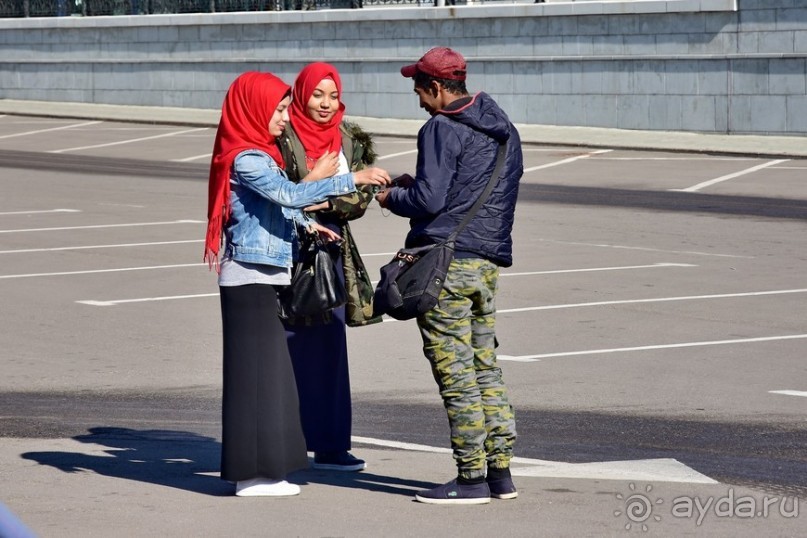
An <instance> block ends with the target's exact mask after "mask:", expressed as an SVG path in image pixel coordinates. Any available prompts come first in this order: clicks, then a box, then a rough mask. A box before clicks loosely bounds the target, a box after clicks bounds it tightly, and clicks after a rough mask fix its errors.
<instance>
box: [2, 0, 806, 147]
mask: <svg viewBox="0 0 807 538" xmlns="http://www.w3.org/2000/svg"><path fill="white" fill-rule="evenodd" d="M435 45H446V46H450V47H453V48H456V49H457V50H459V51H461V52H462V53H463V54H464V55H465V56H466V58H467V59H468V64H469V72H470V78H469V80H468V86H469V90H471V91H478V90H484V91H486V92H488V93H490V94H491V95H493V96H494V97H495V98H496V99H497V100H499V102H500V103H501V104H502V105H503V107H504V108H505V110H507V111H508V113H509V114H510V116H511V118H512V120H513V121H514V122H516V123H529V124H547V125H565V126H592V127H613V128H623V129H653V130H676V131H677V130H683V131H698V132H710V133H755V134H799V135H802V134H807V4H805V2H804V1H803V0H625V1H623V2H614V1H602V2H601V1H596V0H589V1H578V2H558V1H553V2H551V3H545V4H532V3H529V4H527V3H515V4H506V3H501V2H497V3H495V4H494V3H487V4H484V5H475V6H463V7H446V8H433V7H407V8H378V9H361V10H328V11H311V12H261V13H255V12H252V13H228V14H202V15H150V16H140V17H126V16H124V17H93V18H59V19H5V20H0V98H13V99H33V100H46V101H76V102H95V103H110V104H131V105H157V106H172V107H192V108H213V109H215V108H218V107H219V106H220V104H221V100H222V98H223V96H224V92H225V91H226V89H227V87H228V85H229V83H230V82H231V81H232V80H233V78H235V76H237V75H238V74H239V73H241V72H243V71H248V70H265V71H271V72H273V73H275V74H277V75H279V76H280V77H282V78H284V79H285V80H287V81H288V82H290V83H291V82H292V81H293V79H294V76H295V74H296V73H297V71H298V70H299V69H300V68H301V67H302V66H303V65H305V64H306V63H307V62H311V61H317V60H324V61H328V62H331V63H333V64H335V65H336V66H337V67H338V68H339V70H340V72H341V73H342V77H343V82H344V88H345V102H346V104H347V106H348V111H349V113H350V114H351V115H354V116H371V117H380V118H422V117H423V111H421V110H420V109H419V108H418V105H417V99H416V98H415V96H414V94H413V92H412V85H411V81H408V80H406V79H403V78H402V77H401V76H400V74H399V69H400V67H401V65H404V64H406V63H411V62H413V61H415V60H417V58H419V57H420V56H421V55H422V54H423V53H424V52H425V51H426V50H427V49H428V48H430V47H432V46H435Z"/></svg>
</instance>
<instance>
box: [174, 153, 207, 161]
mask: <svg viewBox="0 0 807 538" xmlns="http://www.w3.org/2000/svg"><path fill="white" fill-rule="evenodd" d="M212 156H213V154H212V153H203V154H202V155H194V156H193V157H185V158H184V159H173V161H174V162H176V163H189V162H191V161H198V160H201V159H210V158H211V157H212Z"/></svg>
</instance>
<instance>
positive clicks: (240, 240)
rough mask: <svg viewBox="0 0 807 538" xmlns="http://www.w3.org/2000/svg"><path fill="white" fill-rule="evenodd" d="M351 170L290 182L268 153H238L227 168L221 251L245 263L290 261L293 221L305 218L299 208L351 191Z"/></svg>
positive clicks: (278, 264) (288, 263) (287, 264)
mask: <svg viewBox="0 0 807 538" xmlns="http://www.w3.org/2000/svg"><path fill="white" fill-rule="evenodd" d="M355 190H356V187H355V186H354V184H353V174H344V175H341V176H334V177H332V178H329V179H324V180H322V181H310V182H305V183H292V182H291V181H289V179H288V178H287V177H286V173H285V172H284V171H283V170H282V169H281V168H280V167H279V166H278V165H277V163H276V162H275V161H274V159H272V157H270V156H269V155H267V154H266V153H264V152H262V151H259V150H257V149H250V150H246V151H242V152H241V153H239V154H238V155H237V156H236V158H235V161H234V162H233V168H232V171H231V173H230V201H231V203H232V210H231V212H230V217H229V219H228V221H227V224H226V226H225V231H224V235H225V238H226V246H225V250H224V256H225V257H231V258H232V259H233V260H236V261H240V262H247V263H259V264H263V265H274V266H276V267H291V265H292V260H293V252H294V251H293V244H294V240H295V238H296V229H295V228H296V227H295V224H301V225H302V224H304V223H306V222H307V221H308V218H307V217H306V216H305V215H304V214H303V211H302V208H304V207H307V206H310V205H313V204H316V203H319V202H324V201H325V200H327V199H328V197H330V196H339V195H342V194H348V193H351V192H354V191H355Z"/></svg>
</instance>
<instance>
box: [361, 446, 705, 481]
mask: <svg viewBox="0 0 807 538" xmlns="http://www.w3.org/2000/svg"><path fill="white" fill-rule="evenodd" d="M350 440H351V441H353V442H354V443H361V444H365V445H371V446H383V447H386V448H396V449H398V450H411V451H417V452H430V453H434V454H451V453H452V450H451V449H450V448H445V447H436V446H429V445H421V444H417V443H404V442H401V441H387V440H385V439H374V438H372V437H359V436H356V435H353V436H351V437H350ZM510 462H511V463H515V464H518V465H516V466H512V465H511V466H510V472H511V473H512V474H513V476H521V477H553V478H583V479H592V480H595V479H596V480H645V481H656V482H686V483H694V484H717V483H718V482H716V481H715V480H713V479H711V478H709V477H708V476H706V475H704V474H701V473H699V472H697V471H695V470H694V469H692V468H690V467H687V466H686V465H684V464H683V463H681V462H679V461H678V460H675V459H672V458H658V459H645V460H620V461H601V462H600V461H598V462H591V463H566V462H562V461H549V460H539V459H534V458H522V457H515V458H513V459H511V460H510ZM522 465H523V467H522Z"/></svg>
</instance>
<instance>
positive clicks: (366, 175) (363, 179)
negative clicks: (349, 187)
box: [353, 167, 392, 187]
mask: <svg viewBox="0 0 807 538" xmlns="http://www.w3.org/2000/svg"><path fill="white" fill-rule="evenodd" d="M391 182H392V179H391V178H390V176H389V172H387V171H386V170H384V169H383V168H376V167H373V168H365V169H364V170H359V171H358V172H354V173H353V183H355V184H356V185H380V186H382V187H383V186H386V185H389V184H390V183H391Z"/></svg>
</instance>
